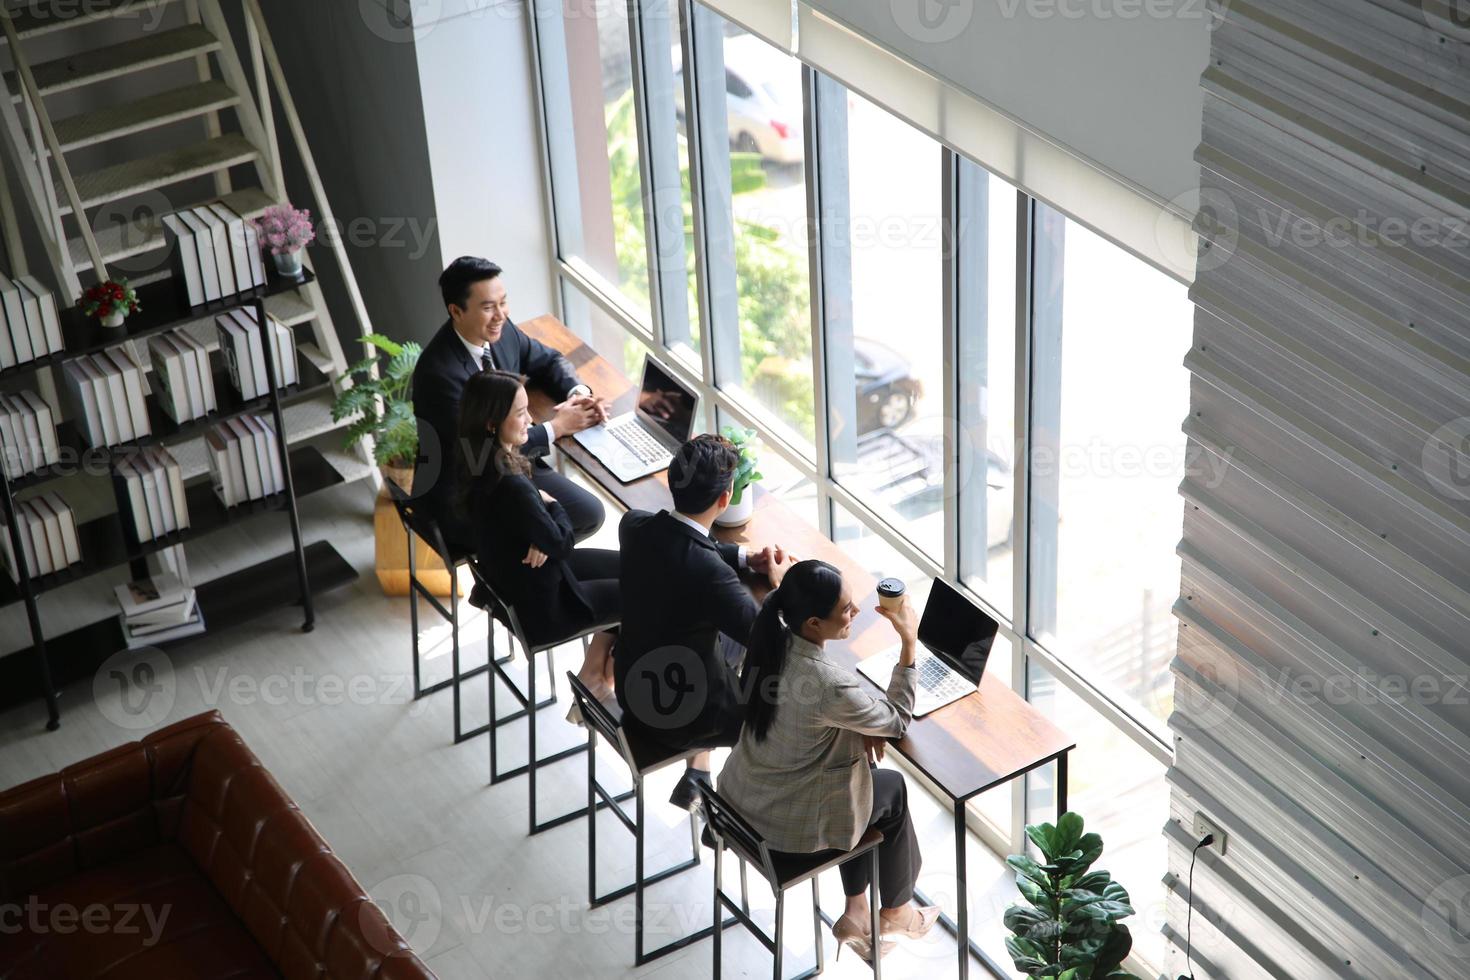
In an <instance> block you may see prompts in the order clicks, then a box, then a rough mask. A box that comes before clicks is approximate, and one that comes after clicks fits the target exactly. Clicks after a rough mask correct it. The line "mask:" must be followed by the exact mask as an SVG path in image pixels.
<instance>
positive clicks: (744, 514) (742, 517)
mask: <svg viewBox="0 0 1470 980" xmlns="http://www.w3.org/2000/svg"><path fill="white" fill-rule="evenodd" d="M754 513H755V484H751V485H750V486H748V487H746V488H745V492H744V493H742V494H741V495H740V503H738V504H731V505H730V506H728V507H726V508H725V509H724V511H723V512H722V513H721V514H720V516H719V517H716V518H715V523H716V524H718V525H719V526H720V527H740V526H742V525H744V524H748V523H750V518H751V516H752V515H753V514H754Z"/></svg>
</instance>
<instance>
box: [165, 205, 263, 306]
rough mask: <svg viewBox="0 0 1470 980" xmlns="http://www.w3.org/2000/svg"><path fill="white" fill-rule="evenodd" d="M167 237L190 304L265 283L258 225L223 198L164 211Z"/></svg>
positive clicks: (177, 276) (229, 294)
mask: <svg viewBox="0 0 1470 980" xmlns="http://www.w3.org/2000/svg"><path fill="white" fill-rule="evenodd" d="M163 235H164V241H165V243H166V244H167V245H168V248H169V261H170V262H171V263H172V265H173V275H174V279H175V280H176V281H177V282H178V283H180V287H179V288H180V292H181V293H182V295H183V296H184V298H185V299H186V300H187V302H188V304H189V305H190V306H200V305H201V304H204V303H212V302H214V301H215V300H218V299H223V298H225V297H226V296H233V295H235V294H236V293H243V292H245V291H247V290H250V289H255V288H256V287H258V286H264V285H265V263H264V262H263V261H262V259H261V256H260V236H259V234H258V233H257V232H256V230H255V226H254V225H253V224H251V223H250V222H248V221H246V220H245V219H244V218H242V217H241V216H240V215H238V214H236V213H235V212H234V211H232V210H230V208H228V207H226V206H225V205H224V204H221V203H220V202H218V201H216V202H215V203H213V204H206V205H201V206H199V207H197V208H187V209H185V210H183V211H176V212H174V213H173V214H166V215H164V216H163Z"/></svg>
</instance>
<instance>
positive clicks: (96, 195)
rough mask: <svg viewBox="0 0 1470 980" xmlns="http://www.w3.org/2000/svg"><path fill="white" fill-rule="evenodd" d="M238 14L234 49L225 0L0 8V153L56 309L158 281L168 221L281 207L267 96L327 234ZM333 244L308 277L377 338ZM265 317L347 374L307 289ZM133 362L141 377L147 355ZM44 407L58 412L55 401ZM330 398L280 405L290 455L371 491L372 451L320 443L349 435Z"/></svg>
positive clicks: (13, 224)
mask: <svg viewBox="0 0 1470 980" xmlns="http://www.w3.org/2000/svg"><path fill="white" fill-rule="evenodd" d="M231 2H234V0H231ZM235 9H238V11H239V13H240V14H242V15H243V23H244V25H245V35H246V36H245V39H244V40H245V46H244V48H243V49H242V48H240V47H238V46H237V44H236V42H235V39H234V38H233V37H232V36H231V32H230V28H229V24H228V22H227V19H226V17H225V12H224V11H223V10H222V9H221V4H220V0H25V2H24V3H18V2H16V0H0V12H4V11H8V14H5V15H4V16H3V17H0V26H3V28H4V37H3V40H4V43H5V47H6V52H5V62H6V68H7V69H8V70H6V71H5V73H4V75H3V80H4V84H5V94H6V96H7V97H6V98H0V147H3V150H4V152H5V153H6V154H7V155H8V156H9V160H10V164H11V166H12V167H13V168H14V171H15V172H16V173H18V174H20V176H21V180H20V188H19V190H20V192H21V194H20V195H19V196H20V197H22V198H23V199H24V201H25V207H26V209H27V210H28V211H29V214H30V217H31V218H32V219H33V221H34V225H35V229H36V231H37V232H38V237H39V239H40V243H41V246H42V249H43V250H44V252H45V255H46V260H47V264H48V265H49V267H50V273H51V274H50V276H49V277H48V276H47V275H46V274H45V272H44V271H37V272H36V274H37V276H38V277H39V278H41V279H42V280H43V281H45V280H47V279H48V278H49V279H50V280H51V284H53V285H55V286H56V287H57V289H58V295H59V300H60V302H61V304H62V305H65V304H68V303H71V302H74V301H75V300H76V298H77V297H78V296H79V295H80V294H81V292H82V290H83V289H85V288H86V287H87V286H90V285H91V284H93V283H94V282H98V281H101V280H103V279H105V278H109V277H111V278H121V277H123V276H126V277H127V278H128V279H129V280H130V281H131V282H132V283H133V284H134V285H143V284H146V283H149V282H154V281H157V280H159V279H162V278H166V277H167V276H168V275H169V262H168V255H167V253H166V252H165V250H164V240H163V232H162V228H161V225H160V222H159V216H160V215H162V214H164V213H167V212H170V211H174V210H178V209H180V208H185V207H190V206H193V205H197V204H203V203H206V202H209V201H214V200H223V201H224V202H225V203H226V204H228V205H229V206H230V207H231V208H232V209H234V210H235V211H236V212H238V213H240V214H242V215H245V216H246V217H256V216H258V215H259V214H260V213H261V212H262V211H264V210H265V209H266V208H267V207H269V206H271V205H273V204H278V203H283V202H284V200H285V198H284V191H283V188H284V180H283V177H282V169H281V159H280V149H279V143H278V141H277V136H276V126H275V118H274V111H273V100H272V98H271V94H272V92H274V95H275V97H276V98H275V100H274V102H275V103H278V104H279V106H280V108H281V111H282V115H283V116H284V117H285V121H286V122H287V124H288V127H289V135H290V138H291V139H292V140H293V142H294V143H295V146H296V149H297V152H298V154H299V156H300V158H301V160H302V162H303V164H304V169H305V170H306V172H307V176H308V180H309V182H310V184H311V189H312V192H313V197H314V200H311V201H295V202H293V203H295V204H296V205H297V206H309V207H311V209H312V214H313V217H314V218H317V219H318V220H319V221H321V222H322V223H323V224H325V225H327V226H328V227H331V226H332V212H331V208H330V205H329V204H328V202H327V200H326V196H325V193H324V191H323V189H322V186H321V181H320V179H319V177H318V176H317V173H316V168H315V164H314V162H313V160H312V157H311V153H310V149H309V147H308V146H307V145H306V141H305V134H304V133H303V132H302V130H301V126H300V122H299V120H298V118H297V115H296V112H295V105H294V102H293V100H292V98H291V93H290V91H289V89H288V88H287V86H286V84H285V78H284V75H283V73H282V71H281V67H280V63H279V61H278V59H277V57H276V54H275V50H274V46H273V45H272V43H271V40H270V35H269V31H268V30H267V28H266V22H265V18H264V16H263V14H262V12H261V10H260V7H259V4H258V0H239V2H238V3H235ZM242 50H243V51H244V52H245V53H246V55H247V56H248V58H249V62H250V74H249V76H247V74H246V69H245V66H244V65H243V64H242V62H241V52H242ZM16 196H17V195H15V194H14V193H13V188H12V187H10V186H8V185H7V186H4V187H3V189H0V234H3V240H4V244H5V251H6V263H5V271H7V272H9V273H10V274H11V275H15V276H19V275H23V274H26V273H27V272H28V271H30V270H28V269H27V261H26V236H25V235H24V234H23V231H22V228H23V222H22V219H21V218H20V217H19V215H18V208H17V201H16ZM327 237H328V238H330V239H331V240H330V241H326V242H319V243H318V244H317V245H315V246H313V247H312V248H311V249H309V250H308V258H307V264H308V265H309V266H310V265H311V264H312V259H311V256H312V254H313V253H314V254H316V255H317V256H322V255H330V256H331V258H332V260H333V264H334V265H336V267H337V273H338V274H339V275H340V276H341V277H342V280H343V281H344V284H345V286H346V290H347V293H348V295H349V298H350V300H351V302H352V305H353V308H354V316H355V319H356V320H357V321H358V322H357V324H356V326H357V330H358V332H359V333H360V334H364V335H365V334H367V333H370V332H371V326H370V322H369V318H368V316H367V312H366V309H365V307H364V305H363V302H362V298H361V295H360V294H359V292H358V289H357V284H356V281H355V279H354V278H353V276H352V270H351V267H350V265H349V263H348V260H347V257H346V254H345V253H344V252H343V250H342V245H341V242H340V240H338V237H337V236H327ZM313 271H316V270H315V269H314V270H313ZM267 306H268V308H269V309H270V311H271V312H272V314H274V315H275V316H276V317H277V318H279V319H280V320H281V321H282V322H283V323H285V324H287V325H288V326H290V327H291V328H292V329H293V331H294V332H295V335H296V342H297V348H298V352H299V354H300V356H301V357H303V358H305V359H307V360H309V361H311V362H312V363H313V364H314V365H315V366H316V367H317V368H318V369H319V370H321V371H322V372H323V373H325V374H327V375H328V376H329V377H336V376H338V375H339V374H341V372H342V371H343V370H345V368H346V366H347V361H346V359H345V357H344V355H343V351H342V346H341V343H340V342H339V340H338V335H337V331H336V329H335V327H334V326H333V324H332V320H331V317H330V315H329V314H328V312H327V308H326V304H325V303H324V301H323V298H322V294H321V290H320V288H319V287H318V285H317V284H316V282H312V283H310V284H308V285H305V286H302V287H301V288H299V289H297V290H294V291H291V292H287V293H283V294H280V295H278V296H274V297H272V298H271V299H269V300H268V301H267ZM187 329H190V330H191V332H193V333H194V334H195V335H196V336H197V337H198V339H199V340H200V341H202V342H204V343H205V344H206V346H209V347H210V348H211V349H213V348H214V347H216V346H217V340H216V338H215V332H214V326H213V318H212V316H211V317H205V318H203V319H201V320H200V321H199V322H197V323H196V324H193V325H191V326H190V327H188V328H187ZM353 354H354V360H355V359H356V355H357V352H356V351H353ZM139 360H140V363H142V364H147V358H146V357H144V358H140V359H139ZM41 377H42V378H43V379H46V377H47V373H46V372H43V373H42V375H41ZM46 384H47V381H46V380H43V387H44V386H46ZM50 384H54V380H51V381H50ZM44 394H46V395H47V396H48V397H49V398H50V400H51V401H52V403H53V404H56V402H55V392H54V389H53V390H52V391H47V392H44ZM332 400H333V393H330V392H329V393H322V394H317V395H315V396H312V397H308V398H305V399H302V400H297V401H295V402H293V403H291V404H289V405H288V406H287V408H286V412H285V417H286V430H287V432H288V434H289V438H290V441H291V442H292V443H293V444H294V443H300V442H304V441H307V440H317V441H320V442H322V445H321V447H320V448H322V450H323V453H324V455H326V456H327V458H328V460H329V461H330V462H331V463H332V465H333V466H334V467H336V468H337V469H338V470H340V471H341V472H342V475H343V477H344V478H345V479H347V480H349V481H351V480H357V479H363V478H368V479H372V480H373V481H374V482H376V480H377V479H378V474H377V471H376V469H375V468H374V467H373V466H372V465H371V457H370V455H369V450H368V449H367V448H366V447H363V448H362V449H361V450H360V451H358V452H355V453H347V452H344V451H342V450H340V448H339V447H340V437H338V436H333V437H332V438H331V439H330V440H323V439H321V437H323V436H325V435H327V434H329V433H333V432H334V430H336V429H338V428H341V427H342V426H344V425H345V424H347V423H346V422H344V423H341V424H339V423H335V422H333V421H332V418H331V404H332ZM349 421H350V420H349ZM195 441H196V442H199V441H200V440H195ZM171 449H173V451H174V452H175V455H177V456H179V457H180V459H181V461H182V460H183V459H184V458H191V459H192V458H193V457H195V456H197V457H198V458H199V459H200V460H201V461H202V458H203V453H202V447H195V446H191V445H189V444H187V443H186V444H184V445H181V446H176V447H171Z"/></svg>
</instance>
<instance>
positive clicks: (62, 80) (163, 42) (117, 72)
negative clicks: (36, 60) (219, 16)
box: [5, 24, 220, 102]
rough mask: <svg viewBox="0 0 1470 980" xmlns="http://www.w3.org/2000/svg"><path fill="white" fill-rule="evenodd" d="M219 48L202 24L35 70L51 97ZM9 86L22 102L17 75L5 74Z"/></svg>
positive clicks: (13, 98) (43, 91)
mask: <svg viewBox="0 0 1470 980" xmlns="http://www.w3.org/2000/svg"><path fill="white" fill-rule="evenodd" d="M219 47H220V43H219V40H218V39H217V38H216V37H215V36H214V35H213V34H211V33H209V31H207V30H205V29H204V28H203V27H200V26H199V25H198V24H189V25H188V26H186V27H177V28H174V29H173V30H171V31H157V32H155V33H152V34H144V35H142V36H140V37H137V38H135V39H133V40H131V41H124V42H123V43H121V44H113V45H109V46H108V47H105V48H94V49H93V50H91V51H79V52H77V53H76V54H72V55H68V56H67V57H65V58H58V59H57V60H55V61H47V62H44V63H43V64H39V65H35V66H33V67H32V69H31V71H32V73H33V74H34V75H35V77H36V85H37V86H38V87H39V88H40V89H41V94H42V95H50V94H52V93H53V92H64V91H66V90H68V89H74V88H81V87H82V86H83V85H91V84H93V83H94V82H103V81H107V80H108V79H112V78H119V77H121V76H123V75H131V74H132V73H133V72H138V71H144V70H145V69H148V68H156V67H157V66H159V65H166V64H169V63H171V62H175V61H181V60H183V59H184V58H192V57H194V56H195V55H197V54H205V53H207V52H210V51H217V50H218V49H219ZM5 83H6V85H7V86H8V87H9V89H10V91H11V93H12V95H11V97H10V99H11V101H12V102H20V101H21V86H20V83H19V82H18V81H17V79H16V77H15V72H6V73H5Z"/></svg>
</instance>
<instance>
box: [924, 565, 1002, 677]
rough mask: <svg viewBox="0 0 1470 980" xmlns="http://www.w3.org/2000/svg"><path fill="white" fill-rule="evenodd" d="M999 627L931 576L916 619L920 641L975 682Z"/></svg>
mask: <svg viewBox="0 0 1470 980" xmlns="http://www.w3.org/2000/svg"><path fill="white" fill-rule="evenodd" d="M999 629H1000V624H998V623H997V622H996V621H995V620H993V619H991V618H990V617H989V616H987V615H986V614H985V612H984V610H982V609H981V608H980V607H979V606H976V605H975V604H974V603H973V602H971V601H970V600H969V599H966V598H965V597H964V596H962V595H960V593H959V592H958V591H956V590H955V589H954V587H952V586H950V585H948V584H947V583H945V582H944V581H942V580H940V579H935V580H934V585H933V587H932V588H930V590H929V601H927V602H925V603H924V616H923V618H922V619H920V620H919V642H920V643H922V644H924V646H926V647H928V648H929V649H930V650H931V651H932V652H933V653H934V654H935V655H936V656H940V657H943V658H944V659H945V660H946V661H948V663H949V665H950V666H951V667H953V668H954V669H955V670H957V671H959V672H960V673H961V674H963V675H964V676H965V677H966V678H967V679H969V680H970V681H972V682H974V683H976V684H978V683H980V676H981V674H983V673H984V672H985V661H986V660H988V659H989V658H990V647H991V645H992V644H993V643H995V634H996V632H997V631H998V630H999Z"/></svg>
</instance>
